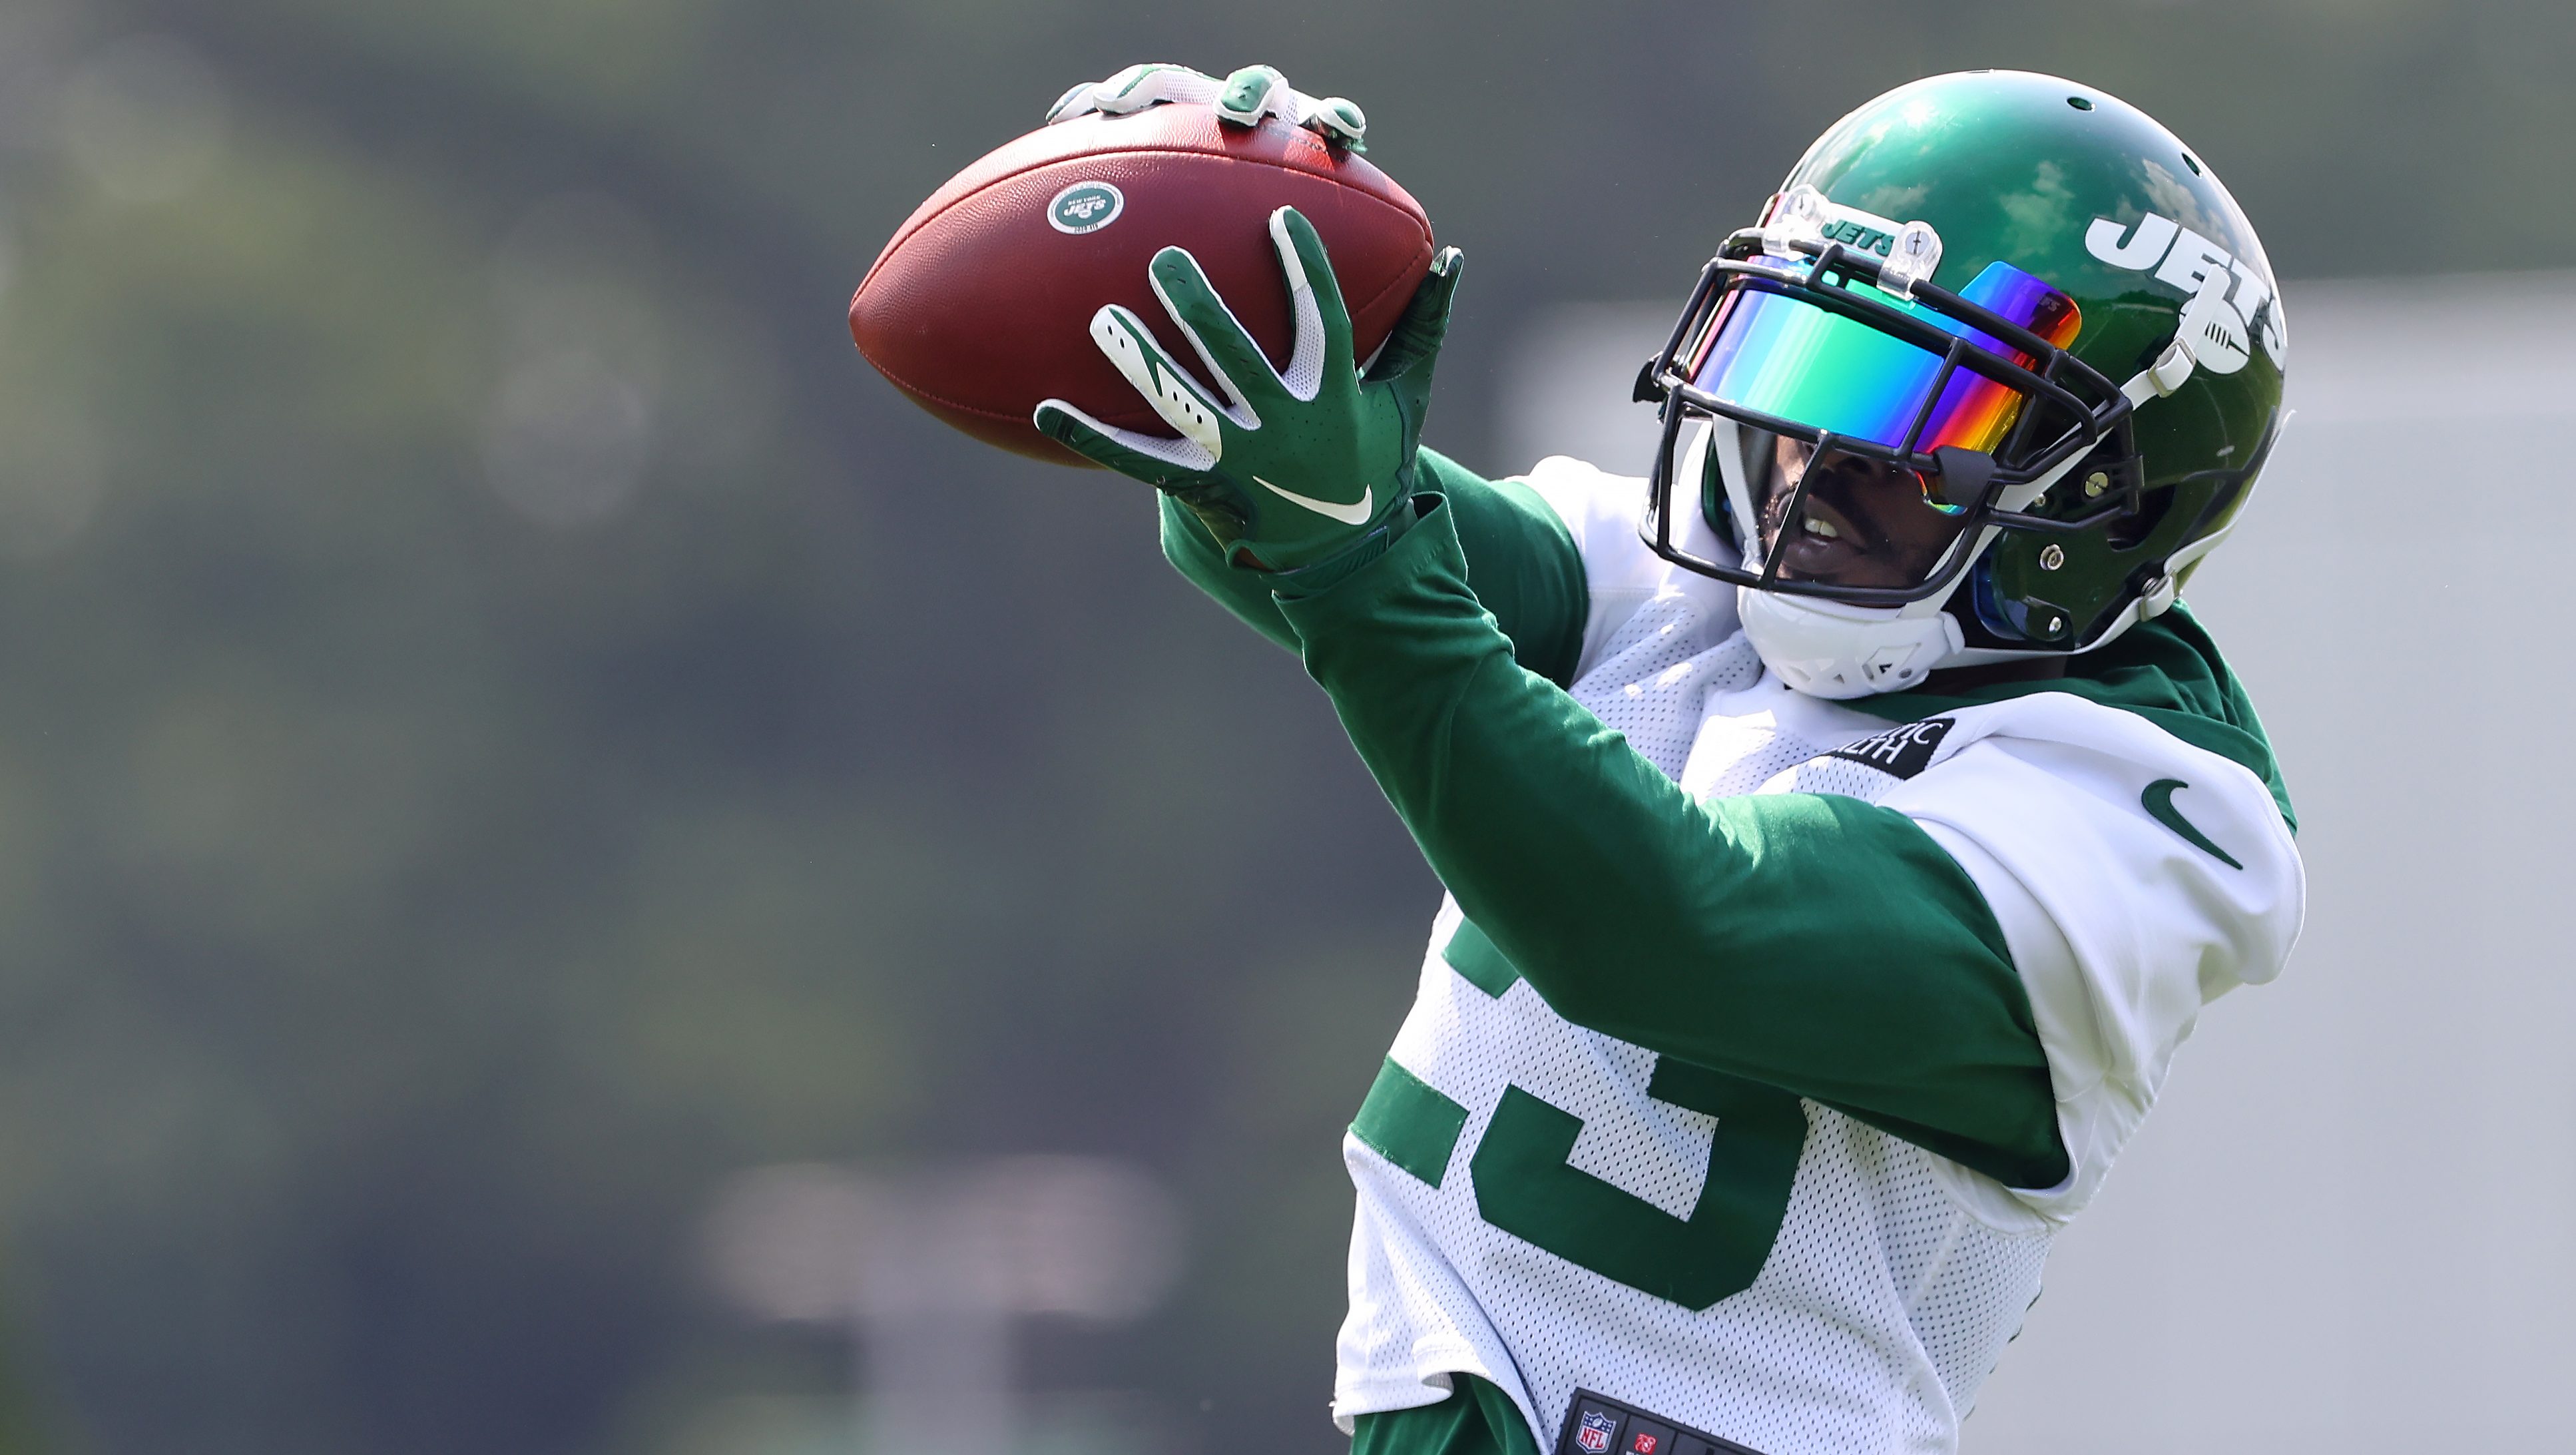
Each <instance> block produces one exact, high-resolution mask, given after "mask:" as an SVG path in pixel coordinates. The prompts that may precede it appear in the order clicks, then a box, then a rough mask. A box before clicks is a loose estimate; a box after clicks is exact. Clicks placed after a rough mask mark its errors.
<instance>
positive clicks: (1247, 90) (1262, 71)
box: [1216, 66, 1295, 126]
mask: <svg viewBox="0 0 2576 1455" xmlns="http://www.w3.org/2000/svg"><path fill="white" fill-rule="evenodd" d="M1294 94H1295V93H1294V92H1292V91H1291V90H1290V89H1289V87H1288V78H1287V77H1285V76H1283V75H1281V74H1279V68H1278V67H1276V66H1245V67H1244V68H1243V69H1241V70H1239V71H1236V72H1235V73H1234V74H1233V75H1230V76H1228V77H1226V78H1225V90H1224V91H1223V92H1222V93H1220V94H1219V95H1218V96H1217V98H1216V115H1217V119H1218V120H1219V121H1231V122H1233V123H1234V124H1235V125H1237V126H1259V125H1260V124H1261V118H1262V117H1264V116H1268V115H1273V114H1276V113H1277V112H1279V111H1281V110H1283V109H1285V108H1284V106H1283V103H1285V102H1287V101H1288V99H1289V98H1290V97H1291V96H1292V95H1294Z"/></svg>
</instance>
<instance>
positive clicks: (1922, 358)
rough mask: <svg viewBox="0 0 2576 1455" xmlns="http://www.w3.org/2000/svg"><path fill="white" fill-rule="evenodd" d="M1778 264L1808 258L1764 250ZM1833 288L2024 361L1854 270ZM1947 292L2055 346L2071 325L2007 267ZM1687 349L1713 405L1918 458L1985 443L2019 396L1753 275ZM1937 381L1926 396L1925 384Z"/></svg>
mask: <svg viewBox="0 0 2576 1455" xmlns="http://www.w3.org/2000/svg"><path fill="white" fill-rule="evenodd" d="M1763 261H1764V262H1765V263H1767V264H1771V265H1774V266H1777V267H1783V268H1801V269H1803V268H1807V267H1810V266H1811V260H1808V259H1797V260H1794V261H1793V260H1790V259H1786V258H1776V257H1774V258H1765V259H1763ZM1843 286H1844V287H1846V288H1848V289H1850V290H1851V291H1853V292H1855V293H1859V294H1862V295H1863V296H1864V297H1866V298H1868V299H1869V300H1870V301H1871V302H1874V303H1879V304H1883V305H1885V306H1887V307H1890V308H1894V309H1897V310H1899V311H1901V312H1904V313H1907V314H1910V315H1912V316H1913V317H1915V318H1917V319H1920V320H1921V321H1923V322H1924V323H1926V324H1929V325H1930V326H1931V327H1933V328H1935V329H1938V330H1940V331H1941V332H1942V333H1945V334H1948V335H1950V336H1951V337H1953V338H1959V339H1965V340H1966V341H1967V342H1968V343H1969V344H1970V345H1972V346H1973V347H1975V348H1977V349H1981V350H1983V351H1985V352H1986V353H1987V354H1989V355H1991V356H1993V357H1995V358H1998V359H2002V360H2008V361H2010V362H2011V363H2013V364H2016V365H2019V366H2020V367H2022V368H2025V369H2030V368H2033V367H2034V366H2035V363H2036V361H2035V360H2034V359H2033V358H2032V357H2031V356H2030V355H2028V354H2025V353H2023V352H2022V351H2021V350H2019V349H2017V348H2014V347H2013V346H2012V345H2010V344H2007V343H2005V342H2003V341H2002V340H2000V339H1997V338H1995V337H1993V336H1992V335H1990V334H1987V333H1984V332H1982V331H1981V330H1979V329H1977V328H1975V327H1973V326H1971V325H1969V324H1965V323H1962V322H1960V321H1958V320H1957V319H1954V318H1951V317H1948V316H1947V315H1945V314H1941V313H1938V312H1935V311H1934V310H1932V309H1930V308H1927V307H1924V306H1923V305H1921V304H1919V303H1916V302H1913V301H1912V300H1909V299H1904V298H1899V297H1897V296H1896V295H1894V294H1892V293H1888V292H1885V291H1883V290H1881V289H1879V288H1877V287H1876V286H1874V285H1871V284H1868V283H1865V282H1862V281H1861V280H1859V279H1857V278H1853V279H1850V280H1848V281H1846V282H1845V283H1844V284H1843ZM1959 297H1960V298H1961V299H1962V300H1964V301H1966V302H1969V303H1973V304H1976V305H1977V306H1978V307H1980V308H1983V309H1985V310H1986V311H1987V312H1990V313H1993V314H1996V315H1998V316H2000V317H2002V318H2003V319H2004V320H2005V321H2007V322H2009V323H2012V324H2014V325H2016V326H2018V327H2020V328H2023V329H2027V330H2028V331H2030V332H2031V333H2033V334H2036V335H2037V336H2038V337H2040V338H2041V339H2043V340H2045V341H2046V342H2047V343H2048V344H2049V345H2050V346H2052V347H2055V348H2064V347H2066V346H2067V345H2068V344H2069V343H2071V342H2073V341H2074V339H2075V335H2076V332H2077V330H2079V329H2080V328H2082V327H2083V323H2084V316H2083V313H2082V311H2081V310H2079V309H2078V308H2077V307H2076V305H2075V300H2074V299H2072V298H2069V297H2067V296H2066V295H2065V294H2063V293H2060V292H2059V291H2057V290H2056V289H2054V288H2052V287H2050V286H2048V285H2047V284H2046V283H2043V282H2041V281H2040V280H2039V279H2037V278H2034V277H2032V276H2031V275H2030V274H2028V273H2025V272H2023V271H2022V270H2021V269H2019V268H2016V267H2014V266H2012V265H2011V264H2010V263H2003V262H1996V263H1989V264H1987V265H1986V270H1985V271H1984V272H1982V273H1979V274H1978V275H1977V276H1976V278H1975V280H1974V281H1972V282H1970V283H1969V284H1968V286H1967V287H1965V288H1963V289H1961V290H1959ZM1686 357H1687V373H1688V377H1689V378H1690V381H1691V383H1692V385H1693V386H1694V388H1696V389H1697V390H1699V391H1700V392H1702V393H1705V394H1707V395H1709V396H1710V397H1711V398H1714V399H1716V400H1717V401H1719V402H1720V403H1723V404H1728V405H1732V406H1734V407H1735V408H1737V409H1741V410H1745V411H1748V412H1750V413H1754V414H1758V415H1765V416H1769V417H1770V418H1773V419H1777V420H1782V421H1786V422H1787V423H1790V424H1795V425H1800V426H1803V427H1805V428H1807V429H1810V430H1815V431H1818V432H1821V433H1827V434H1833V435H1837V436H1840V437H1842V438H1844V439H1851V440H1865V441H1867V442H1869V443H1871V444H1875V445H1879V446H1883V447H1885V448H1887V449H1890V450H1901V451H1906V452H1909V453H1911V454H1914V455H1917V456H1921V455H1928V454H1930V453H1931V452H1932V451H1934V450H1936V449H1940V448H1942V447H1943V446H1955V447H1956V448H1959V449H1963V450H1975V451H1978V452H1980V453H1984V454H1992V453H1994V451H1995V449H1996V447H1997V446H1999V445H2001V444H2002V443H2003V442H2004V438H2005V436H2006V435H2008V434H2010V433H2011V431H2012V427H2013V425H2014V423H2015V422H2016V421H2017V420H2019V419H2020V418H2021V413H2022V406H2023V404H2024V403H2025V402H2027V398H2028V396H2026V395H2025V394H2023V393H2022V392H2021V391H2020V390H2018V389H2015V388H2013V387H2012V386H2011V385H2009V384H2005V383H2003V382H2001V381H2000V380H1996V379H1990V378H1988V377H1986V376H1985V375H1983V374H1979V373H1976V372H1974V371H1973V366H1970V365H1962V366H1961V367H1958V368H1956V369H1951V370H1948V376H1947V378H1946V380H1945V379H1944V377H1943V374H1944V367H1943V366H1944V363H1945V360H1944V359H1943V357H1942V355H1940V354H1938V353H1935V352H1933V351H1931V350H1929V349H1926V348H1924V347H1922V346H1920V345H1918V344H1915V343H1913V342H1910V341H1908V340H1906V339H1903V338H1899V337H1897V336H1896V335H1895V334H1892V333H1888V332H1885V331H1884V330H1882V329H1879V328H1877V327H1874V326H1872V325H1870V324H1867V323H1864V322H1862V321H1860V320H1859V319H1857V318H1850V317H1846V316H1844V315H1843V314H1840V313H1835V312H1832V311H1830V310H1828V309H1825V308H1822V307H1819V306H1817V305H1815V304H1813V303H1809V302H1806V301H1804V300H1802V299H1799V298H1796V297H1793V296H1791V295H1789V294H1786V293H1781V292H1775V291H1772V289H1771V288H1770V287H1767V286H1765V285H1764V284H1762V283H1761V282H1758V281H1751V280H1748V281H1745V282H1743V283H1740V284H1738V285H1737V286H1735V287H1733V288H1730V289H1729V290H1728V292H1727V296H1726V298H1725V300H1724V301H1723V302H1722V303H1721V304H1720V305H1719V307H1718V308H1717V310H1716V316H1715V318H1714V319H1712V320H1711V322H1710V324H1709V327H1708V330H1707V332H1706V333H1705V334H1703V335H1702V336H1701V338H1700V340H1699V343H1698V344H1697V346H1696V347H1695V348H1693V349H1692V351H1691V352H1690V354H1689V355H1688V356H1686ZM1936 391H1937V394H1936Z"/></svg>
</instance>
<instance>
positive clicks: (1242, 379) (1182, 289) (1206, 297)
mask: <svg viewBox="0 0 2576 1455" xmlns="http://www.w3.org/2000/svg"><path fill="white" fill-rule="evenodd" d="M1147 276H1148V277H1149V279H1150V280H1151V281H1152V283H1153V285H1154V296H1155V297H1157V298H1159V299H1161V300H1163V310H1164V311H1165V312H1167V313H1169V314H1171V315H1172V322H1173V323H1175V324H1177V325H1179V327H1180V330H1181V333H1182V334H1183V336H1185V337H1187V338H1188V339H1189V341H1190V347H1191V348H1193V349H1196V350H1198V355H1199V362H1201V363H1203V364H1205V365H1207V370H1208V374H1209V376H1210V377H1211V378H1212V379H1214V380H1215V382H1216V387H1217V388H1219V389H1222V390H1224V391H1225V396H1226V398H1228V399H1230V400H1232V401H1233V403H1234V410H1233V413H1234V422H1235V423H1236V424H1238V425H1241V426H1243V427H1244V428H1245V429H1259V428H1260V427H1261V416H1260V413H1259V411H1258V409H1257V408H1256V407H1255V406H1254V404H1253V402H1252V400H1251V399H1250V398H1248V397H1247V396H1246V395H1245V394H1244V389H1243V386H1244V385H1245V384H1247V383H1248V384H1250V385H1252V386H1253V387H1254V388H1255V389H1260V390H1262V391H1263V392H1265V393H1267V392H1269V391H1270V390H1273V389H1276V388H1277V387H1278V386H1279V375H1278V373H1277V372H1276V371H1274V370H1273V369H1272V368H1271V367H1270V360H1268V359H1267V358H1264V357H1263V356H1262V353H1261V346H1260V345H1258V344H1256V343H1254V342H1253V341H1252V335H1251V334H1249V333H1247V332H1245V331H1244V327H1243V321H1242V320H1241V319H1238V318H1236V317H1235V316H1234V310H1233V309H1232V308H1231V307H1229V306H1228V305H1227V304H1226V301H1225V299H1224V297H1223V296H1221V295H1220V294H1219V293H1218V292H1217V291H1216V285H1214V284H1212V283H1210V282H1209V281H1208V279H1207V273H1206V272H1205V271H1204V270H1203V269H1201V268H1200V267H1199V260H1198V259H1197V258H1194V257H1192V256H1190V253H1189V251H1188V250H1187V249H1185V248H1165V249H1163V250H1162V251H1161V252H1159V253H1156V254H1154V261H1153V263H1152V265H1151V266H1150V267H1149V268H1148V269H1147ZM1265 386H1266V387H1265ZM1274 397H1275V396H1274Z"/></svg>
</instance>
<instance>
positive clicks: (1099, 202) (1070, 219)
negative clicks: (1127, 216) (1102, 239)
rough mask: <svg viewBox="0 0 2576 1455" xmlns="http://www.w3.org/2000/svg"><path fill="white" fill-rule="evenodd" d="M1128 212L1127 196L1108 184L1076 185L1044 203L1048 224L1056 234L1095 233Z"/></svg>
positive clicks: (1087, 183)
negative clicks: (1052, 226) (1050, 224)
mask: <svg viewBox="0 0 2576 1455" xmlns="http://www.w3.org/2000/svg"><path fill="white" fill-rule="evenodd" d="M1126 210H1127V195H1126V194H1125V193H1123V192H1121V191H1119V190H1118V189H1117V188H1116V187H1113V186H1111V185H1110V184H1109V183H1107V182H1076V183H1074V184H1073V185H1072V186H1070V187H1067V188H1065V189H1064V190H1063V191H1061V192H1058V193H1057V194H1055V199H1054V200H1053V201H1051V202H1049V203H1047V221H1048V222H1050V223H1052V224H1054V226H1055V230H1056V231H1058V232H1070V233H1085V232H1098V231H1100V230H1101V229H1102V228H1104V227H1107V226H1108V225H1109V224H1111V223H1113V222H1116V221H1117V220H1118V214H1119V213H1121V212H1124V211H1126Z"/></svg>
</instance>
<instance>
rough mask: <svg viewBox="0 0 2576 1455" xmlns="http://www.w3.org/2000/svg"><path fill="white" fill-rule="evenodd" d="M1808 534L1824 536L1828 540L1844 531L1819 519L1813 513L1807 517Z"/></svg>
mask: <svg viewBox="0 0 2576 1455" xmlns="http://www.w3.org/2000/svg"><path fill="white" fill-rule="evenodd" d="M1807 534H1809V535H1811V536H1823V537H1824V538H1825V539H1827V540H1832V539H1833V538H1834V537H1836V536H1839V535H1841V534H1842V532H1841V531H1838V530H1836V529H1834V528H1833V526H1832V525H1831V524H1829V523H1827V522H1825V521H1821V520H1818V519H1817V518H1816V517H1814V516H1812V515H1811V516H1808V517H1807Z"/></svg>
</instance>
